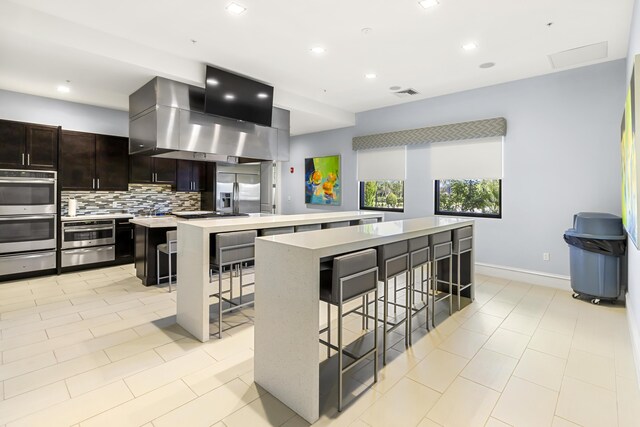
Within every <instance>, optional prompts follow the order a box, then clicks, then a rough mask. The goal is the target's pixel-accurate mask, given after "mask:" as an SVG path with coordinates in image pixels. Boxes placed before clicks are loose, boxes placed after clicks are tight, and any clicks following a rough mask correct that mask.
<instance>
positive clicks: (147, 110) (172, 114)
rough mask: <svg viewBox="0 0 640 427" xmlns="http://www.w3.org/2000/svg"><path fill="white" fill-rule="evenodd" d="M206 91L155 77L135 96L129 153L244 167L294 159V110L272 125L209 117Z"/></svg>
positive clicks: (278, 112) (279, 112)
mask: <svg viewBox="0 0 640 427" xmlns="http://www.w3.org/2000/svg"><path fill="white" fill-rule="evenodd" d="M204 102H205V90H204V89H203V88H200V87H197V86H191V85H187V84H184V83H179V82H176V81H173V80H168V79H165V78H162V77H155V78H154V79H153V80H151V81H150V82H148V83H147V84H145V85H144V86H142V87H141V88H140V89H138V90H137V91H135V92H134V93H133V94H131V96H129V154H133V155H147V156H153V157H167V158H172V159H184V160H201V161H211V162H225V163H244V162H255V161H263V160H272V161H273V160H282V161H288V160H289V111H287V110H283V109H281V108H277V107H273V116H272V117H273V119H272V126H271V127H268V126H261V125H257V124H255V123H249V122H244V121H240V120H234V119H228V118H224V117H219V116H214V115H210V114H205V113H204Z"/></svg>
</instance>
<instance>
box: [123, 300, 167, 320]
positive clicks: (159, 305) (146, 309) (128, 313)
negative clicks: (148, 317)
mask: <svg viewBox="0 0 640 427" xmlns="http://www.w3.org/2000/svg"><path fill="white" fill-rule="evenodd" d="M175 306H176V303H175V301H173V300H166V301H160V302H156V303H153V304H147V305H144V304H143V305H141V306H138V307H134V308H130V309H127V310H122V311H119V312H118V314H119V315H120V317H122V318H123V319H128V318H130V317H139V316H140V315H142V314H147V313H153V312H155V311H158V310H164V309H166V308H169V307H175Z"/></svg>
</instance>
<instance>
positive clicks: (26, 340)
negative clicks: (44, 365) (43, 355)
mask: <svg viewBox="0 0 640 427" xmlns="http://www.w3.org/2000/svg"><path fill="white" fill-rule="evenodd" d="M48 338H49V337H48V336H47V333H46V332H45V331H35V332H29V333H26V334H22V335H17V336H15V337H12V338H5V337H2V339H0V351H6V350H11V349H13V348H17V347H23V346H25V345H29V344H33V343H36V342H40V341H45V340H47V339H48Z"/></svg>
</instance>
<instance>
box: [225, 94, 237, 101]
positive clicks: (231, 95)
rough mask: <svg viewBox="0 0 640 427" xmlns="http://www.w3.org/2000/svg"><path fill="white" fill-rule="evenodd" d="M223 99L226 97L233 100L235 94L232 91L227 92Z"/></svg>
mask: <svg viewBox="0 0 640 427" xmlns="http://www.w3.org/2000/svg"><path fill="white" fill-rule="evenodd" d="M224 99H227V100H229V101H233V100H234V99H236V96H235V95H234V94H232V93H228V94H226V95H225V96H224Z"/></svg>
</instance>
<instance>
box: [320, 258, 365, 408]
mask: <svg viewBox="0 0 640 427" xmlns="http://www.w3.org/2000/svg"><path fill="white" fill-rule="evenodd" d="M372 292H373V293H374V295H375V300H376V301H377V300H378V266H377V261H376V250H375V249H366V250H363V251H360V252H355V253H351V254H347V255H342V256H339V257H335V258H334V259H333V268H331V269H326V270H321V271H320V300H321V301H324V302H326V303H327V327H326V328H324V329H322V330H320V333H321V334H322V333H324V332H327V341H324V340H322V339H320V342H321V343H322V344H324V345H326V346H327V350H328V351H331V349H333V350H335V351H337V352H338V411H342V383H343V375H344V374H345V373H346V372H347V371H349V370H350V369H351V368H353V367H354V366H356V365H358V364H359V363H360V362H362V361H363V360H366V358H367V357H369V356H370V355H373V363H374V365H373V370H374V371H373V375H374V377H373V382H374V383H375V382H377V381H378V326H377V323H378V307H377V304H376V307H375V309H374V313H375V314H374V325H375V326H374V328H373V345H372V346H371V348H362V347H363V345H362V344H363V343H362V341H364V340H365V339H366V336H363V337H361V338H359V339H358V340H356V342H354V343H352V344H350V345H348V346H344V345H343V339H342V323H343V318H344V317H345V316H347V315H349V314H352V313H356V314H358V315H361V316H363V317H364V316H368V314H367V313H366V312H365V306H364V304H362V305H360V306H358V307H356V308H354V309H352V310H350V311H348V312H346V313H345V312H344V304H345V303H348V302H350V301H354V300H356V299H358V298H363V297H364V296H365V295H369V294H371V293H372ZM332 305H334V306H336V307H338V345H337V346H336V345H333V344H331V306H332ZM369 336H370V335H369ZM328 355H330V354H328ZM345 356H346V357H348V358H349V359H351V360H352V362H351V363H349V364H347V365H346V366H345V363H344V357H345Z"/></svg>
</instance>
